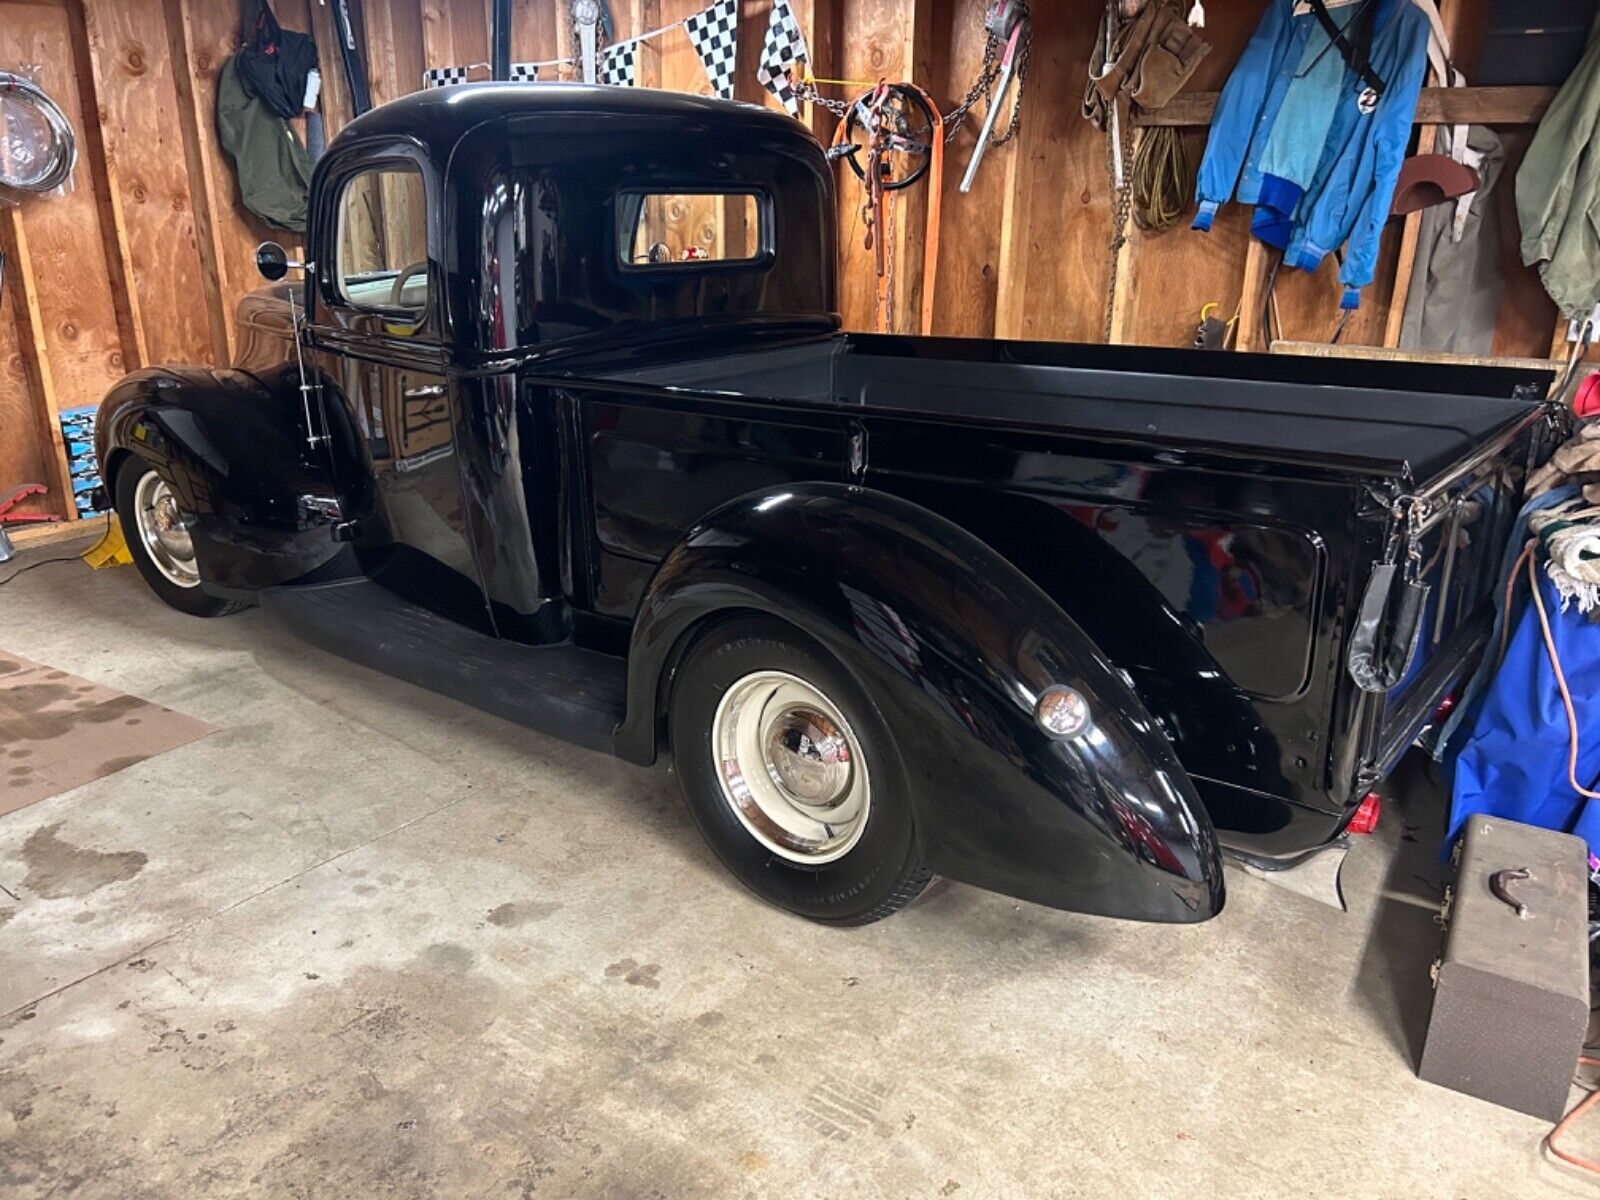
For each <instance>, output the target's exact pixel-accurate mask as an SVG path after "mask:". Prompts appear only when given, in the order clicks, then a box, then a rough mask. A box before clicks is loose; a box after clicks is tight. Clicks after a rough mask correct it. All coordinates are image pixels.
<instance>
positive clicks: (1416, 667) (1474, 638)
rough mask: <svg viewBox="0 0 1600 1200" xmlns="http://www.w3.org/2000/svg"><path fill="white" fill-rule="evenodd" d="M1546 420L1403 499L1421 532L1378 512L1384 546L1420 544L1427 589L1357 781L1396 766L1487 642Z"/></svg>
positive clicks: (1369, 730) (1375, 707) (1378, 703)
mask: <svg viewBox="0 0 1600 1200" xmlns="http://www.w3.org/2000/svg"><path fill="white" fill-rule="evenodd" d="M1548 428H1549V423H1548V421H1547V419H1546V417H1545V414H1544V412H1543V410H1542V409H1541V408H1534V409H1532V410H1530V412H1529V413H1528V414H1527V415H1526V416H1524V417H1522V418H1520V419H1518V420H1517V421H1514V422H1512V423H1510V424H1509V425H1507V426H1506V427H1505V428H1502V429H1501V430H1499V431H1497V432H1496V433H1495V434H1494V436H1493V437H1491V438H1489V439H1487V440H1486V441H1485V442H1484V443H1483V444H1482V445H1480V446H1479V447H1478V448H1477V449H1475V450H1474V451H1473V452H1472V453H1471V454H1469V455H1467V456H1465V457H1464V458H1462V459H1460V460H1459V461H1457V462H1456V463H1454V464H1452V465H1451V466H1450V467H1449V468H1448V469H1447V470H1445V471H1443V472H1441V473H1440V474H1439V475H1437V476H1436V477H1435V478H1434V479H1433V480H1431V481H1430V482H1429V483H1428V484H1426V485H1424V486H1423V487H1421V488H1418V489H1415V490H1413V491H1412V492H1411V493H1410V494H1409V496H1407V497H1406V498H1405V499H1404V500H1403V501H1401V502H1399V503H1398V504H1397V505H1396V508H1397V509H1404V508H1409V507H1411V506H1412V505H1414V506H1415V507H1416V509H1417V513H1418V515H1417V516H1416V517H1415V518H1414V529H1413V530H1409V531H1408V530H1406V529H1405V526H1406V525H1407V521H1406V519H1405V518H1404V517H1396V516H1392V515H1385V516H1383V517H1380V518H1379V519H1380V520H1381V521H1382V524H1383V527H1384V544H1386V545H1387V544H1388V540H1389V538H1390V537H1391V536H1392V535H1394V534H1395V531H1396V529H1397V527H1398V528H1399V529H1401V531H1402V533H1401V536H1400V537H1399V542H1400V544H1401V545H1402V546H1404V545H1407V544H1409V545H1410V546H1411V547H1414V549H1413V550H1412V551H1411V552H1410V553H1411V554H1412V555H1414V557H1415V562H1416V570H1417V574H1418V577H1419V578H1420V579H1421V581H1422V582H1423V583H1424V584H1425V585H1426V586H1427V589H1428V592H1427V598H1426V600H1425V602H1424V604H1423V606H1422V615H1421V620H1420V627H1419V629H1418V632H1417V638H1416V650H1415V653H1414V655H1413V657H1412V659H1411V662H1410V665H1409V666H1408V667H1407V668H1406V670H1405V673H1404V675H1403V676H1402V677H1401V679H1400V681H1399V682H1398V683H1396V684H1395V685H1394V686H1393V687H1391V688H1390V689H1389V690H1388V691H1387V692H1385V693H1368V694H1367V698H1368V701H1369V703H1368V705H1367V708H1368V709H1369V712H1368V714H1367V719H1366V721H1364V722H1363V724H1364V725H1365V727H1366V736H1365V737H1364V738H1363V739H1362V742H1363V753H1362V754H1361V756H1360V759H1361V762H1360V766H1361V770H1360V771H1359V772H1358V774H1359V775H1360V776H1361V777H1362V778H1361V779H1358V780H1357V783H1358V785H1359V787H1363V788H1364V787H1366V786H1371V784H1372V783H1374V782H1376V780H1377V779H1378V778H1382V777H1383V776H1385V775H1387V774H1388V772H1389V771H1390V769H1391V768H1392V767H1393V766H1394V764H1395V762H1397V761H1398V760H1399V758H1400V756H1401V755H1402V754H1404V753H1405V751H1406V749H1407V747H1409V746H1410V745H1411V743H1412V742H1413V741H1414V740H1415V739H1416V737H1417V734H1418V733H1419V731H1420V730H1421V728H1422V727H1423V726H1424V725H1425V724H1426V723H1427V722H1428V720H1429V718H1430V717H1431V716H1432V715H1433V713H1434V711H1435V710H1436V709H1437V708H1438V706H1439V704H1440V702H1441V701H1442V700H1443V699H1444V698H1445V697H1446V696H1447V695H1448V694H1449V693H1450V691H1451V689H1452V688H1453V687H1454V686H1455V684H1456V683H1457V681H1458V680H1459V679H1460V678H1461V677H1462V676H1463V674H1464V673H1465V672H1466V671H1468V670H1470V669H1471V668H1472V666H1473V665H1474V664H1475V662H1476V660H1477V655H1478V653H1479V652H1480V651H1481V650H1482V649H1483V648H1484V646H1485V644H1486V642H1487V640H1488V636H1489V633H1490V631H1491V628H1492V625H1493V621H1494V606H1493V593H1494V591H1495V589H1496V588H1497V587H1498V586H1499V581H1500V572H1501V568H1502V563H1503V560H1504V558H1505V554H1506V549H1507V545H1508V542H1509V539H1510V537H1511V534H1512V531H1513V527H1514V526H1515V524H1516V519H1517V513H1518V511H1519V510H1520V509H1521V507H1522V499H1523V486H1524V484H1525V482H1526V479H1527V473H1528V469H1529V467H1530V464H1531V463H1532V462H1533V460H1534V458H1535V456H1536V455H1538V454H1539V453H1540V451H1541V448H1542V447H1543V445H1544V443H1545V432H1546V430H1547V429H1548ZM1405 554H1406V552H1405V551H1402V556H1405ZM1366 574H1367V572H1362V573H1360V574H1359V575H1358V578H1362V577H1365V575H1366ZM1358 790H1359V789H1358Z"/></svg>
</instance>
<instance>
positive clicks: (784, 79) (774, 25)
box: [756, 0, 811, 117]
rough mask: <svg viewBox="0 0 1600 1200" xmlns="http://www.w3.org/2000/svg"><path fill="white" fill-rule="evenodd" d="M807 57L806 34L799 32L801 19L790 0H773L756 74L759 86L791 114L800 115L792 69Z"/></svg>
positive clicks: (808, 52)
mask: <svg viewBox="0 0 1600 1200" xmlns="http://www.w3.org/2000/svg"><path fill="white" fill-rule="evenodd" d="M810 57H811V52H810V51H809V50H807V49H806V35H805V34H803V33H801V32H800V22H799V21H797V20H795V16H794V9H793V8H791V7H789V0H773V3H772V18H771V19H770V20H769V21H768V22H767V36H766V40H765V41H763V42H762V44H761V63H760V65H759V66H757V67H756V78H757V79H759V80H760V81H761V86H762V87H764V88H766V89H767V91H769V92H771V93H772V94H773V95H774V96H776V97H777V98H778V99H779V100H781V101H783V107H784V108H786V109H788V110H789V115H790V116H791V117H798V116H799V115H800V97H799V96H798V95H796V94H795V90H794V83H795V81H794V69H795V68H796V67H798V66H799V65H800V64H801V63H804V62H806V61H807V60H808V59H810Z"/></svg>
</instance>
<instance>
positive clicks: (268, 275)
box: [256, 242, 307, 283]
mask: <svg viewBox="0 0 1600 1200" xmlns="http://www.w3.org/2000/svg"><path fill="white" fill-rule="evenodd" d="M306 266H307V264H305V263H303V262H296V261H295V260H294V259H292V258H290V257H289V253H288V251H286V250H285V249H284V248H283V247H282V246H280V245H278V243H277V242H262V243H261V245H259V246H257V247H256V270H258V271H260V272H261V277H262V278H263V279H265V280H267V281H268V282H269V283H277V282H278V280H280V279H282V278H283V277H284V276H285V275H287V274H288V273H289V272H290V270H291V269H292V270H296V271H303V270H305V269H306Z"/></svg>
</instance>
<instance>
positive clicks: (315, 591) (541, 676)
mask: <svg viewBox="0 0 1600 1200" xmlns="http://www.w3.org/2000/svg"><path fill="white" fill-rule="evenodd" d="M260 603H261V607H262V608H263V609H265V610H266V611H267V612H268V613H270V614H271V615H272V616H273V617H274V618H275V619H276V620H278V621H279V622H281V623H282V624H283V625H284V627H285V628H287V629H288V630H289V632H290V633H293V634H294V635H295V636H296V637H299V638H302V639H303V640H305V641H307V642H310V643H311V644H312V645H313V646H316V647H318V648H319V649H322V650H327V651H328V652H330V653H332V654H337V655H338V656H339V657H340V658H346V659H349V660H350V661H351V662H355V663H360V664H361V665H362V666H364V667H370V668H372V669H373V670H374V671H381V672H382V673H383V674H385V675H392V676H393V677H394V678H396V679H403V680H405V681H406V682H407V683H413V684H416V685H417V686H418V687H420V688H425V689H426V690H428V691H430V692H438V693H439V694H440V695H443V696H449V697H450V698H451V699H453V700H459V701H461V702H462V703H463V704H468V705H471V706H472V707H473V708H478V709H482V710H483V711H484V712H489V713H493V714H494V715H495V716H497V717H504V718H505V719H506V720H508V721H512V722H515V723H516V724H518V725H525V726H527V727H528V728H529V729H537V730H538V731H539V732H541V733H548V734H550V735H551V736H552V737H558V738H561V739H562V740H563V741H568V742H572V743H574V744H576V745H579V746H584V747H586V748H588V749H590V750H604V751H606V752H607V753H610V752H611V749H612V735H613V733H614V732H615V730H616V728H617V726H618V725H619V724H620V723H621V721H622V714H623V710H624V708H625V707H626V682H627V664H626V663H625V662H624V660H622V659H620V658H617V657H615V656H614V655H610V654H602V653H601V652H600V651H598V650H585V649H583V648H582V647H579V646H574V645H571V644H570V643H566V642H563V643H560V644H558V645H553V646H524V645H523V644H521V643H520V642H510V641H506V640H504V639H501V638H494V637H489V636H488V635H487V634H482V633H478V632H476V631H474V630H471V629H467V628H465V627H464V626H462V625H458V624H456V623H455V622H454V621H450V620H447V619H446V618H444V617H441V616H439V615H438V614H437V613H434V612H431V611H429V610H428V609H425V608H422V607H420V606H418V605H415V604H411V603H409V602H408V601H405V600H403V599H401V598H400V597H399V596H397V595H395V594H394V593H393V592H391V591H389V590H388V589H387V588H384V587H380V586H379V585H378V584H376V583H374V582H372V580H370V579H344V580H339V581H337V582H334V583H319V584H310V585H306V586H300V587H275V588H268V589H266V590H265V591H263V592H262V593H261V597H260Z"/></svg>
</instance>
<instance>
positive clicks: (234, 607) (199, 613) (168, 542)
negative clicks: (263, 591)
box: [116, 459, 245, 617]
mask: <svg viewBox="0 0 1600 1200" xmlns="http://www.w3.org/2000/svg"><path fill="white" fill-rule="evenodd" d="M116 507H117V519H118V521H120V522H121V523H122V535H123V538H124V540H125V541H126V542H127V543H128V552H129V553H130V554H131V555H132V556H133V564H134V566H136V567H138V568H139V574H141V575H143V576H144V581H145V582H146V583H148V584H149V585H150V590H151V591H153V592H155V594H156V595H158V596H160V597H161V598H162V599H163V600H165V601H166V602H167V603H168V604H170V605H171V606H172V607H173V608H175V609H177V610H178V611H179V612H186V613H188V614H190V615H191V616H196V617H220V616H224V615H226V614H228V613H231V612H238V611H239V610H240V609H241V608H243V607H245V606H244V604H243V603H241V602H239V601H235V600H219V599H218V598H217V597H215V596H210V595H207V594H206V593H205V592H204V591H202V590H201V588H200V565H199V561H198V559H197V558H196V556H195V552H194V539H193V538H192V537H191V536H190V534H189V530H188V529H187V527H186V524H185V521H184V519H183V515H182V513H181V512H180V511H179V508H178V500H177V497H176V496H175V495H173V492H172V488H171V487H170V486H169V485H168V484H167V481H166V480H165V479H162V478H161V476H160V475H159V474H158V473H157V472H156V469H155V468H154V467H152V466H150V465H149V464H148V463H145V462H142V461H140V460H138V459H134V460H131V461H129V462H128V463H126V464H125V465H124V466H123V468H122V470H120V471H118V472H117V494H116Z"/></svg>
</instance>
